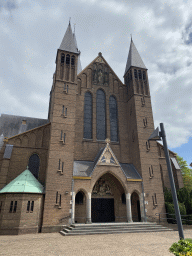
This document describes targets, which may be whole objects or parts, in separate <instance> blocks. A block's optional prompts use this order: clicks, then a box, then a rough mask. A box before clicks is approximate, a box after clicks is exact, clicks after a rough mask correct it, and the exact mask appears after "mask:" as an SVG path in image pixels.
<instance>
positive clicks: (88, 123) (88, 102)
mask: <svg viewBox="0 0 192 256" xmlns="http://www.w3.org/2000/svg"><path fill="white" fill-rule="evenodd" d="M83 138H85V139H92V95H91V93H90V92H86V93H85V99H84V134H83Z"/></svg>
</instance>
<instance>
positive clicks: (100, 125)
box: [96, 89, 106, 140]
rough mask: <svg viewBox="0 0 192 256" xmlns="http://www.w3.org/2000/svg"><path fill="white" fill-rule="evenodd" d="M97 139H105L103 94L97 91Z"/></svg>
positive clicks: (101, 91)
mask: <svg viewBox="0 0 192 256" xmlns="http://www.w3.org/2000/svg"><path fill="white" fill-rule="evenodd" d="M96 102H97V115H96V116H97V139H98V140H105V139H106V106H105V104H106V103H105V93H104V91H103V90H101V89H99V90H98V91H97V100H96Z"/></svg>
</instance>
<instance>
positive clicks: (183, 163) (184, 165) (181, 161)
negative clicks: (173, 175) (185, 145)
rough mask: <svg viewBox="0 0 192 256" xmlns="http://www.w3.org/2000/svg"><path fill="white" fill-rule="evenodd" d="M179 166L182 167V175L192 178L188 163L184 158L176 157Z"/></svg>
mask: <svg viewBox="0 0 192 256" xmlns="http://www.w3.org/2000/svg"><path fill="white" fill-rule="evenodd" d="M176 158H177V161H178V163H179V166H180V167H181V173H182V175H187V176H192V169H191V168H188V167H187V166H188V164H187V161H185V160H184V159H183V157H181V156H178V155H176Z"/></svg>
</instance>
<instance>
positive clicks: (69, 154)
mask: <svg viewBox="0 0 192 256" xmlns="http://www.w3.org/2000/svg"><path fill="white" fill-rule="evenodd" d="M80 71H81V64H80V51H79V50H78V48H77V43H76V38H75V34H74V33H72V29H71V24H70V22H69V25H68V28H67V30H66V33H65V35H64V38H63V40H62V42H61V45H60V47H59V49H58V50H57V56H56V71H55V73H54V75H53V85H52V89H51V92H50V103H49V114H48V118H49V121H50V122H51V131H50V144H49V152H48V164H47V166H48V167H47V174H46V196H45V205H44V217H43V228H42V231H43V232H49V231H51V230H50V228H51V227H50V226H54V227H55V226H57V225H59V223H60V220H61V219H65V218H66V219H69V216H70V211H71V205H70V201H71V190H72V176H73V174H72V172H73V161H74V139H75V109H76V93H77V92H76V88H77V74H78V73H79V72H80Z"/></svg>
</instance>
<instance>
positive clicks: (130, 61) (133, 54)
mask: <svg viewBox="0 0 192 256" xmlns="http://www.w3.org/2000/svg"><path fill="white" fill-rule="evenodd" d="M131 66H133V67H138V68H145V69H147V68H146V66H145V64H144V63H143V61H142V59H141V56H140V55H139V53H138V51H137V48H136V47H135V45H134V43H133V40H132V35H131V43H130V48H129V55H128V58H127V65H126V68H125V74H126V73H127V71H128V70H129V68H130V67H131ZM125 74H124V75H125Z"/></svg>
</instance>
